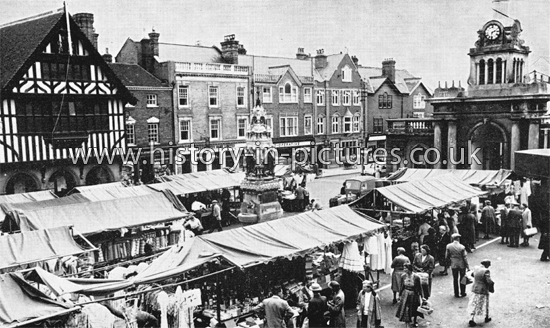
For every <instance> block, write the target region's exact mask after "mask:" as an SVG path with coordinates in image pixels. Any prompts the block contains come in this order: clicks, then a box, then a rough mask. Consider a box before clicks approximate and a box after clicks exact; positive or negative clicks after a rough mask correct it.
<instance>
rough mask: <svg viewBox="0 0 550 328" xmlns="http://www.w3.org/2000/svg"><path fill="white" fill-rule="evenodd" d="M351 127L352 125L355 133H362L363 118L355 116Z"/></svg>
mask: <svg viewBox="0 0 550 328" xmlns="http://www.w3.org/2000/svg"><path fill="white" fill-rule="evenodd" d="M351 125H352V131H353V132H359V131H361V116H360V115H358V114H355V115H353V119H352V122H351Z"/></svg>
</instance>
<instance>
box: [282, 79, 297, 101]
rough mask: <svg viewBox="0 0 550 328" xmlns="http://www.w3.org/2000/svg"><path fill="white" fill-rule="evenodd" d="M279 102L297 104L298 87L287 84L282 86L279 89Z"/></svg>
mask: <svg viewBox="0 0 550 328" xmlns="http://www.w3.org/2000/svg"><path fill="white" fill-rule="evenodd" d="M279 102H280V103H297V102H298V87H297V86H293V85H292V84H290V82H287V83H286V84H285V85H284V86H280V87H279Z"/></svg>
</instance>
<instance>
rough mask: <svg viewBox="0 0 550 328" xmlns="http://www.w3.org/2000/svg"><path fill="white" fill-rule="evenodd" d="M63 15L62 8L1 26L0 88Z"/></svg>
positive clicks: (11, 77) (10, 78)
mask: <svg viewBox="0 0 550 328" xmlns="http://www.w3.org/2000/svg"><path fill="white" fill-rule="evenodd" d="M62 16H63V11H62V10H60V11H55V12H49V13H45V14H41V15H37V16H34V17H30V18H27V19H23V20H20V21H16V22H12V23H10V24H6V25H3V26H0V89H3V88H4V87H5V86H6V84H7V83H8V82H9V81H11V80H12V79H13V77H14V75H15V74H16V73H17V72H18V71H19V70H20V69H21V68H22V66H23V65H24V64H25V62H26V61H27V59H28V58H29V57H30V56H31V55H32V54H33V53H34V52H35V51H36V49H37V48H38V46H39V45H40V44H41V43H42V41H43V40H44V39H45V38H46V36H47V35H48V34H49V33H50V32H51V30H52V29H53V28H54V26H55V25H56V23H57V22H58V21H59V20H60V19H61V18H62Z"/></svg>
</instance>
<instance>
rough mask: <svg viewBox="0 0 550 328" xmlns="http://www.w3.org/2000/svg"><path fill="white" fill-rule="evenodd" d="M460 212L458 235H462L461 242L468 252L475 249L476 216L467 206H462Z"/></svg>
mask: <svg viewBox="0 0 550 328" xmlns="http://www.w3.org/2000/svg"><path fill="white" fill-rule="evenodd" d="M460 210H461V212H462V213H460V217H459V220H460V222H461V223H460V235H461V236H462V240H461V241H462V244H463V245H464V246H465V247H466V251H467V252H468V253H471V252H472V249H475V240H476V239H475V238H476V218H475V216H474V215H473V214H472V213H470V212H469V211H468V207H466V206H463V207H462V208H461V209H460Z"/></svg>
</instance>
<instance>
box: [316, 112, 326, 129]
mask: <svg viewBox="0 0 550 328" xmlns="http://www.w3.org/2000/svg"><path fill="white" fill-rule="evenodd" d="M325 121H326V120H325V115H318V116H317V134H325Z"/></svg>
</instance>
